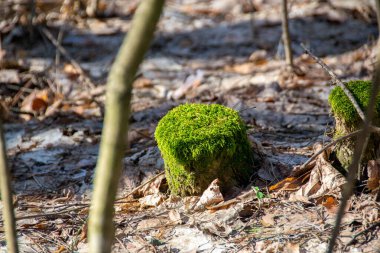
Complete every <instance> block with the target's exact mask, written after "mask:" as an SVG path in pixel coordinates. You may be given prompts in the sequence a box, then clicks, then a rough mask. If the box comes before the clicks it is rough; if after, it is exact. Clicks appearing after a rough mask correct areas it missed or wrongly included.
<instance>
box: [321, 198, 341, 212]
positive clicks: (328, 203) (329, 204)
mask: <svg viewBox="0 0 380 253" xmlns="http://www.w3.org/2000/svg"><path fill="white" fill-rule="evenodd" d="M317 203H318V201H317ZM322 205H323V206H324V207H326V209H327V211H328V212H330V213H336V212H337V211H338V205H339V203H338V200H337V199H336V198H335V197H333V196H323V198H322Z"/></svg>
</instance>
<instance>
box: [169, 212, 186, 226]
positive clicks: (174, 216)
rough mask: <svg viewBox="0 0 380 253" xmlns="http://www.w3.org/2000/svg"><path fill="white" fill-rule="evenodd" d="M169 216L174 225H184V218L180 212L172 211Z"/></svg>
mask: <svg viewBox="0 0 380 253" xmlns="http://www.w3.org/2000/svg"><path fill="white" fill-rule="evenodd" d="M168 216H169V219H170V220H171V221H172V222H173V223H174V224H182V223H183V220H182V216H181V214H180V212H178V210H176V209H173V210H170V211H169V214H168Z"/></svg>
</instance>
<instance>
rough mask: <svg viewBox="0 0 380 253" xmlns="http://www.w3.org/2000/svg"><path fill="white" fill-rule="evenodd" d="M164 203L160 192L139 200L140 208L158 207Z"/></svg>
mask: <svg viewBox="0 0 380 253" xmlns="http://www.w3.org/2000/svg"><path fill="white" fill-rule="evenodd" d="M163 201H164V195H163V194H162V193H160V192H158V193H155V194H153V195H148V196H145V197H142V198H141V199H139V202H140V205H141V207H150V206H153V207H155V206H158V205H160V204H161V203H162V202H163Z"/></svg>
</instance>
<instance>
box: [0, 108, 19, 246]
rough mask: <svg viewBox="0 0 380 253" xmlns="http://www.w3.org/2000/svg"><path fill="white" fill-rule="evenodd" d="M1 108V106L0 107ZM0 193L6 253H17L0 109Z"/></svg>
mask: <svg viewBox="0 0 380 253" xmlns="http://www.w3.org/2000/svg"><path fill="white" fill-rule="evenodd" d="M0 107H1V105H0ZM0 193H1V199H2V201H3V221H4V228H5V239H6V242H7V252H9V253H16V252H18V247H17V234H16V222H15V215H14V210H13V199H12V190H11V178H10V172H9V168H8V164H7V155H6V149H5V141H4V134H3V124H2V122H1V108H0Z"/></svg>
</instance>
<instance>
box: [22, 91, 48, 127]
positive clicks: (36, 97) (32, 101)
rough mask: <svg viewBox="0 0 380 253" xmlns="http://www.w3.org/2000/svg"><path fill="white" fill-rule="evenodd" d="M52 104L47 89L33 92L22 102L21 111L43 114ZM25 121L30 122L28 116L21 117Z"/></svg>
mask: <svg viewBox="0 0 380 253" xmlns="http://www.w3.org/2000/svg"><path fill="white" fill-rule="evenodd" d="M52 102H53V94H52V93H51V91H50V90H49V89H44V90H34V91H33V92H32V93H30V94H29V95H28V96H27V97H26V98H25V99H24V101H23V102H22V104H21V108H20V109H21V110H22V111H25V112H30V113H32V114H41V113H44V112H45V110H46V108H47V107H48V106H49V105H50V104H51V103H52ZM23 118H24V119H25V120H30V119H31V116H30V115H26V114H24V115H23Z"/></svg>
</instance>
